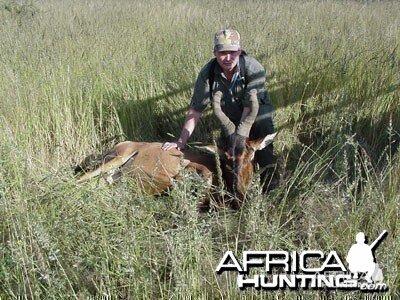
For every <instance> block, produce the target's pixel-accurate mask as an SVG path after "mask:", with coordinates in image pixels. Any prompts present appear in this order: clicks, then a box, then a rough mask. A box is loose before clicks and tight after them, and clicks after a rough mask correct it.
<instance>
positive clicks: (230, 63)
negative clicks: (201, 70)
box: [214, 50, 242, 71]
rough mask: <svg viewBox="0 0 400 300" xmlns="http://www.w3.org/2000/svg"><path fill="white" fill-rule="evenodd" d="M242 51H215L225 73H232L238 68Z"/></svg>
mask: <svg viewBox="0 0 400 300" xmlns="http://www.w3.org/2000/svg"><path fill="white" fill-rule="evenodd" d="M241 52H242V51H241V50H239V51H219V52H218V51H214V55H215V57H216V58H217V62H218V64H219V65H220V66H221V68H222V70H224V71H232V70H233V68H235V67H236V65H237V63H238V61H239V56H240V53H241Z"/></svg>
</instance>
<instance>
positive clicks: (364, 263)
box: [346, 230, 387, 282]
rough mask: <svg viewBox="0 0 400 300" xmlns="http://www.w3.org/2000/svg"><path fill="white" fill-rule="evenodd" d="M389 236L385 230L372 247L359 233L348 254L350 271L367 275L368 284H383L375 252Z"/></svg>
mask: <svg viewBox="0 0 400 300" xmlns="http://www.w3.org/2000/svg"><path fill="white" fill-rule="evenodd" d="M386 236H387V231H386V230H384V231H383V232H382V233H381V234H380V235H379V236H378V238H377V239H376V240H375V241H373V242H372V244H371V245H368V244H366V243H365V235H364V233H363V232H359V233H357V235H356V242H357V243H356V244H353V245H352V246H351V248H350V250H349V252H348V254H347V257H346V260H347V262H348V263H349V270H350V271H351V272H352V273H357V274H358V273H365V274H366V275H365V279H366V280H367V282H382V281H383V273H382V270H381V269H380V268H379V265H378V263H376V262H375V259H374V251H375V250H376V248H377V247H378V246H379V245H380V243H381V242H382V241H383V239H384V238H385V237H386Z"/></svg>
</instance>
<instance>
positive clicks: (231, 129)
mask: <svg viewBox="0 0 400 300" xmlns="http://www.w3.org/2000/svg"><path fill="white" fill-rule="evenodd" d="M221 98H222V92H221V91H217V92H216V93H215V94H214V97H213V110H214V114H215V115H216V116H217V118H218V120H219V121H220V122H221V124H222V127H223V128H224V131H225V133H226V135H227V136H230V135H231V134H233V133H235V129H236V127H235V124H233V122H232V121H231V120H230V119H229V118H228V117H227V116H226V114H224V112H223V111H222V109H221Z"/></svg>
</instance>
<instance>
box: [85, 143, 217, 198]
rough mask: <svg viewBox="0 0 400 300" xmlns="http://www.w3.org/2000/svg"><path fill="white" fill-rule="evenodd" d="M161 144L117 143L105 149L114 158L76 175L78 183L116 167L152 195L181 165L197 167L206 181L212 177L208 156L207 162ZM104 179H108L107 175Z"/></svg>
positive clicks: (177, 172) (194, 155) (168, 180)
mask: <svg viewBox="0 0 400 300" xmlns="http://www.w3.org/2000/svg"><path fill="white" fill-rule="evenodd" d="M161 145H162V144H161V143H144V142H130V141H126V142H122V143H119V144H117V145H116V146H115V147H114V148H113V149H111V150H110V151H109V153H112V155H115V157H113V158H112V159H111V160H109V161H107V162H106V163H103V164H101V165H100V166H99V167H98V168H96V169H95V170H93V171H90V172H87V173H85V174H83V175H82V176H80V177H79V178H78V182H82V181H85V180H88V179H90V178H94V177H97V176H100V175H105V176H107V175H109V174H111V175H112V174H113V172H115V170H117V169H120V171H121V172H122V174H124V175H127V176H130V177H133V178H135V179H137V181H138V183H139V185H140V186H141V188H142V189H143V191H144V192H146V193H148V194H151V195H154V194H159V193H161V192H162V191H164V190H165V189H167V188H168V187H170V186H171V185H172V184H173V179H174V178H176V177H177V176H178V175H179V173H180V171H181V170H182V169H183V168H191V169H195V170H197V171H198V172H199V173H200V174H201V175H202V176H204V177H205V179H206V180H209V178H211V177H212V170H210V169H213V167H212V164H213V162H212V160H210V159H208V161H207V159H206V158H205V156H206V155H199V154H198V153H193V152H191V151H188V150H184V151H179V150H177V149H170V150H168V151H163V150H162V149H161ZM131 158H132V159H131ZM103 160H104V158H103ZM214 169H215V168H214ZM107 181H109V182H111V181H112V180H109V179H108V177H107Z"/></svg>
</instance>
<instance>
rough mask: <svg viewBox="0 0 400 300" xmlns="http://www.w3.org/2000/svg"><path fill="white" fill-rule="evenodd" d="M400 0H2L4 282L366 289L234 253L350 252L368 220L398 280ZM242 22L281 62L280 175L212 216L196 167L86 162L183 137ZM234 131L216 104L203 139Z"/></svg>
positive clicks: (393, 283) (24, 285)
mask: <svg viewBox="0 0 400 300" xmlns="http://www.w3.org/2000/svg"><path fill="white" fill-rule="evenodd" d="M399 11H400V4H399V3H398V2H397V1H316V0H314V1H262V0H252V1H246V2H240V1H235V0H233V1H232V0H231V1H216V2H215V1H183V0H171V1H165V2H161V1H154V0H149V1H127V0H117V1H97V0H93V1H73V0H67V1H62V2H60V1H52V0H48V1H24V0H20V1H16V0H0V41H1V42H0V215H1V218H0V298H4V299H8V298H17V297H19V296H20V297H26V298H33V299H47V298H54V299H58V298H78V299H83V298H86V297H90V296H110V297H113V298H118V297H119V298H122V299H141V298H142V299H153V298H154V299H156V298H167V299H170V298H171V299H180V298H193V299H197V298H201V299H218V298H227V299H239V298H245V299H255V298H257V299H258V298H285V299H286V298H288V299H292V298H293V299H294V298H296V297H297V296H299V295H300V296H305V297H307V298H319V297H322V296H326V297H332V298H336V297H344V296H351V297H356V298H357V297H363V296H365V294H363V293H361V292H357V291H353V292H346V291H323V292H321V291H320V292H317V291H312V290H311V291H307V290H303V291H298V292H290V291H283V292H282V291H279V292H260V291H256V290H247V291H245V292H240V291H238V289H237V288H236V278H235V276H233V274H228V273H229V272H227V273H224V274H223V275H221V276H217V275H216V274H215V272H214V270H215V268H216V266H217V264H218V262H219V260H220V259H221V258H222V255H223V253H224V252H225V251H226V250H228V249H230V250H233V251H234V252H235V253H237V254H238V255H239V256H240V254H241V253H242V251H243V250H249V249H255V250H288V251H292V250H297V251H300V250H302V249H318V250H322V251H324V252H328V251H330V250H336V251H337V252H338V253H339V255H340V256H341V257H342V258H343V259H344V258H345V256H346V254H347V251H348V249H349V248H350V246H351V244H353V243H354V239H355V236H356V233H357V232H359V231H363V232H365V233H366V235H367V236H368V237H369V238H370V241H372V240H373V239H375V238H376V237H377V236H378V235H379V233H381V232H382V231H383V230H384V229H386V230H388V232H389V235H388V237H387V238H386V239H385V241H384V242H383V243H382V244H381V245H380V247H379V248H378V250H377V252H376V258H377V261H378V262H379V264H380V266H381V267H382V269H383V274H384V282H385V283H387V284H388V286H389V292H388V293H389V294H391V295H393V296H395V295H397V296H398V295H399V293H400V290H399V286H400V278H399V273H400V270H399V265H400V261H399V257H400V255H399V253H400V229H399V224H398V219H399V203H400V190H399V189H400V176H399V173H400V160H399V153H398V151H397V150H398V144H399V138H400V136H399V132H400V108H399V98H400V97H399V95H400V92H399V91H400V50H399V43H400V18H399ZM228 26H229V27H233V28H235V29H237V30H238V31H239V32H240V33H241V35H242V44H243V45H244V49H245V50H246V51H247V52H248V53H250V54H251V55H253V56H255V57H256V58H258V59H259V60H260V61H261V62H262V64H263V65H264V66H265V68H266V70H267V72H268V78H267V84H268V88H269V90H270V93H271V98H272V102H273V104H274V106H275V108H276V127H277V130H278V131H279V135H278V138H277V141H276V142H275V149H276V152H277V156H278V160H279V166H280V167H279V172H280V173H281V183H280V186H279V188H278V189H276V190H274V191H273V192H271V193H270V194H269V195H261V194H260V191H259V188H258V187H257V184H255V185H254V187H253V188H252V190H251V191H250V192H249V201H248V202H247V205H246V206H245V207H244V208H243V210H241V211H239V212H233V211H230V210H229V209H217V210H214V211H212V212H210V213H209V214H199V213H198V212H197V209H196V203H197V202H198V201H199V200H200V197H201V196H200V194H199V193H195V192H194V191H196V190H198V189H201V186H199V183H198V180H195V181H194V180H191V179H190V178H189V177H187V178H186V177H185V178H184V180H183V182H182V183H180V184H179V186H178V188H176V189H174V190H173V191H171V192H170V193H168V194H166V195H162V196H160V197H150V196H147V195H143V194H142V193H141V192H140V190H139V189H137V188H135V183H134V182H130V181H128V180H123V181H121V182H120V183H119V184H118V185H115V186H112V187H108V186H103V185H102V184H101V182H93V183H90V184H77V183H76V181H75V180H74V177H73V175H72V166H73V165H74V164H76V163H77V162H79V161H80V160H81V159H82V158H83V157H85V155H87V154H90V153H99V152H101V151H102V150H104V149H106V148H107V147H109V146H110V145H112V144H115V143H116V142H118V141H122V140H126V139H130V140H137V141H139V140H140V141H167V140H171V139H174V138H173V137H171V136H170V135H171V134H172V135H174V136H178V135H179V133H180V130H181V126H182V123H183V120H184V116H185V112H186V110H187V108H188V103H189V99H190V97H191V93H192V88H193V84H194V81H195V79H196V75H197V74H198V72H199V70H200V69H201V67H202V66H203V65H204V64H205V63H206V62H207V61H208V60H209V59H210V58H211V57H212V34H213V33H214V32H216V31H217V30H218V29H220V28H223V27H228ZM217 132H218V125H217V124H216V122H215V120H214V119H213V118H212V115H211V114H210V112H208V113H207V114H206V115H205V116H203V118H202V121H201V124H200V126H199V127H198V128H196V131H195V133H194V136H193V138H191V141H198V142H204V143H209V142H212V137H215V136H216V134H217Z"/></svg>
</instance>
